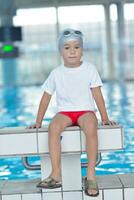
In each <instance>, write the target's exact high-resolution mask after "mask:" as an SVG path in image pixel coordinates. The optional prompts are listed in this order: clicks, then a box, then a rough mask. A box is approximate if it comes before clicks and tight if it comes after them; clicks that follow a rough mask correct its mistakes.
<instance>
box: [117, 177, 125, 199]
mask: <svg viewBox="0 0 134 200" xmlns="http://www.w3.org/2000/svg"><path fill="white" fill-rule="evenodd" d="M117 177H118V179H119V181H120V183H121V185H122V197H123V200H125V195H124V184H123V182H122V180H121V178H120V177H119V176H118V175H117Z"/></svg>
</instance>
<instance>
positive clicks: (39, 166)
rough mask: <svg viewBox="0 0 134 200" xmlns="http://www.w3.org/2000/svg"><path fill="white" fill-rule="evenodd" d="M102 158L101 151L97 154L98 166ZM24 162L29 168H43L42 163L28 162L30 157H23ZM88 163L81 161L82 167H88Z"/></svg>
mask: <svg viewBox="0 0 134 200" xmlns="http://www.w3.org/2000/svg"><path fill="white" fill-rule="evenodd" d="M101 160H102V156H101V152H99V153H98V154H97V160H96V166H97V165H99V164H100V162H101ZM22 163H23V165H24V167H25V168H26V169H28V170H40V169H41V165H33V164H32V165H31V164H30V163H29V162H28V157H22ZM87 165H88V163H87V162H85V163H81V167H82V168H86V167H87Z"/></svg>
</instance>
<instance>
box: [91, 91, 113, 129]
mask: <svg viewBox="0 0 134 200" xmlns="http://www.w3.org/2000/svg"><path fill="white" fill-rule="evenodd" d="M91 91H92V94H93V97H94V100H95V102H96V105H97V107H98V109H99V112H100V115H101V120H102V124H103V125H114V124H116V122H114V121H110V120H109V118H108V114H107V111H106V106H105V102H104V98H103V95H102V92H101V88H100V87H95V88H92V89H91Z"/></svg>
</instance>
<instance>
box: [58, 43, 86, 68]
mask: <svg viewBox="0 0 134 200" xmlns="http://www.w3.org/2000/svg"><path fill="white" fill-rule="evenodd" d="M82 52H83V49H82V47H81V46H80V42H79V41H77V40H76V41H67V42H65V44H64V47H63V48H62V49H61V55H62V57H63V60H64V65H65V66H67V67H78V66H79V65H80V64H81V57H82Z"/></svg>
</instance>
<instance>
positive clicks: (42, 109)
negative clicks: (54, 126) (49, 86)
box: [29, 92, 52, 128]
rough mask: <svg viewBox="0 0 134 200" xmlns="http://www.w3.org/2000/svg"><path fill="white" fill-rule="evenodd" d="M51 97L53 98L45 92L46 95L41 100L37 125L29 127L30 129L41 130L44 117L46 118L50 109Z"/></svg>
mask: <svg viewBox="0 0 134 200" xmlns="http://www.w3.org/2000/svg"><path fill="white" fill-rule="evenodd" d="M51 97H52V95H50V94H48V93H47V92H44V94H43V96H42V98H41V101H40V104H39V109H38V113H37V118H36V123H35V124H33V125H31V126H29V128H40V127H41V125H42V120H43V117H44V115H45V113H46V110H47V108H48V105H49V102H50V100H51Z"/></svg>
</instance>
